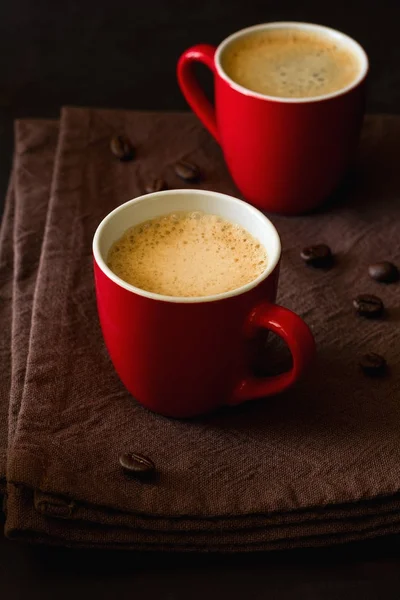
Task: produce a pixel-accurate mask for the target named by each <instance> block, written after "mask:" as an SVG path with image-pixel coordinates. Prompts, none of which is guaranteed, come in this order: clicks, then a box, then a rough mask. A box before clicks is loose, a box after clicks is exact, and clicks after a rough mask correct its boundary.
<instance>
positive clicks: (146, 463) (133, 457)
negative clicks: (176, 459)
mask: <svg viewBox="0 0 400 600" xmlns="http://www.w3.org/2000/svg"><path fill="white" fill-rule="evenodd" d="M119 464H120V465H121V467H122V468H123V469H124V471H126V472H127V473H131V474H134V475H148V474H150V473H153V471H155V466H154V463H153V461H152V460H150V458H147V456H143V455H142V454H137V453H136V452H124V453H123V454H120V455H119Z"/></svg>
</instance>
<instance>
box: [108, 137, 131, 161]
mask: <svg viewBox="0 0 400 600" xmlns="http://www.w3.org/2000/svg"><path fill="white" fill-rule="evenodd" d="M110 149H111V152H112V153H113V154H114V156H116V157H117V158H118V159H119V160H121V161H127V160H132V159H133V157H134V154H135V151H134V149H133V146H132V144H131V142H130V141H129V139H128V138H127V137H126V136H125V135H115V136H114V137H113V138H111V141H110Z"/></svg>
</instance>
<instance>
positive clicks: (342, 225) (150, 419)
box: [6, 109, 400, 551]
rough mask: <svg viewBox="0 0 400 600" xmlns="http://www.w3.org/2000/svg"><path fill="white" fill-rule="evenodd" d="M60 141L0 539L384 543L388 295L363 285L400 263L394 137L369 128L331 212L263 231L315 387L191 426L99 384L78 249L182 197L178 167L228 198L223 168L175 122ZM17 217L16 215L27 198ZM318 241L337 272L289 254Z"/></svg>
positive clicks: (111, 118) (69, 124)
mask: <svg viewBox="0 0 400 600" xmlns="http://www.w3.org/2000/svg"><path fill="white" fill-rule="evenodd" d="M60 131H61V133H60V138H59V143H58V149H57V157H56V168H55V172H54V177H53V186H52V190H53V191H52V197H51V201H50V205H49V211H48V215H47V225H46V235H45V241H44V244H43V248H42V255H41V261H40V267H39V270H38V281H37V287H36V293H35V304H34V309H33V313H32V328H31V343H30V347H29V356H28V360H27V371H26V378H25V387H24V389H23V394H22V403H21V410H20V412H19V416H18V422H17V428H16V435H15V438H14V439H13V443H12V446H11V448H10V453H9V462H8V479H9V482H10V484H9V490H8V491H9V497H8V503H7V524H6V530H7V533H8V535H9V536H10V537H15V538H23V539H29V540H36V541H46V542H49V543H66V544H70V545H93V546H110V547H134V548H138V549H143V548H145V549H157V550H158V549H171V550H177V549H184V550H196V549H197V550H199V549H200V550H216V549H219V550H225V551H239V550H250V549H266V548H275V547H296V546H309V545H322V544H329V543H336V542H341V541H347V540H351V539H360V538H364V537H371V536H374V535H381V534H384V533H388V532H395V531H398V529H399V526H398V522H399V520H400V512H399V507H400V503H399V499H398V495H397V493H398V490H399V482H400V467H399V461H398V458H399V453H400V451H399V449H398V444H397V430H398V424H399V423H398V422H399V420H400V409H399V408H398V406H397V402H396V399H397V398H398V397H399V389H400V382H399V362H400V360H399V344H398V318H399V315H398V314H397V313H398V311H397V310H396V300H397V301H398V289H399V288H398V287H396V286H395V285H393V286H388V287H382V286H379V285H378V284H376V283H374V282H371V281H369V279H368V276H367V274H366V265H367V264H368V263H369V262H371V261H372V260H376V259H377V258H381V257H383V258H384V257H389V258H391V259H392V260H394V261H396V260H397V262H399V259H400V249H399V243H398V239H399V220H398V219H399V213H400V207H399V203H398V201H397V198H398V195H396V190H398V189H400V181H398V180H399V179H400V177H399V176H397V172H396V170H395V168H394V167H395V161H396V160H397V156H398V144H399V142H398V139H399V135H398V134H399V132H400V120H398V119H395V118H374V119H371V120H370V121H368V123H367V126H366V129H365V139H364V144H363V151H362V160H361V166H360V172H361V174H362V177H361V180H360V181H359V182H358V184H357V187H356V189H353V190H352V194H351V197H350V198H349V199H348V200H347V201H346V203H343V204H342V205H339V204H338V205H336V206H333V207H332V208H331V209H330V210H326V211H324V212H321V213H319V214H315V215H312V216H307V217H299V218H295V219H294V218H292V219H286V218H283V217H273V221H274V222H275V224H276V225H277V227H278V230H279V231H280V233H281V236H282V241H283V247H284V255H283V264H282V276H281V287H280V299H279V300H280V302H281V303H282V304H284V305H287V306H289V307H290V308H293V309H294V310H296V311H297V312H299V313H300V314H302V315H303V316H304V317H305V318H306V320H307V321H308V322H309V323H310V325H311V326H312V327H313V330H314V332H315V335H316V338H317V342H318V345H319V354H320V355H319V364H318V365H317V367H316V368H315V370H314V372H313V373H311V374H310V375H309V377H308V378H306V379H305V380H303V381H302V382H301V383H300V384H299V385H297V386H296V388H294V389H293V390H291V391H290V392H287V393H286V394H284V395H282V396H281V397H279V398H276V399H269V400H266V401H260V402H256V403H251V404H247V405H246V406H242V407H239V408H237V409H233V410H229V411H220V412H219V413H216V414H214V415H209V416H206V417H202V418H199V419H196V420H193V421H190V422H183V421H173V420H168V419H165V418H163V417H159V416H157V415H154V414H151V413H149V412H147V411H146V410H145V409H143V408H142V407H140V405H138V404H137V403H136V402H135V401H134V400H132V399H131V398H130V397H129V395H128V394H127V393H126V392H125V390H124V389H123V387H122V385H121V384H120V382H119V380H118V378H117V376H116V375H115V373H114V372H113V369H112V366H111V364H110V361H109V359H108V357H107V354H106V352H105V349H104V346H103V343H102V340H101V334H100V330H99V326H98V321H97V317H96V308H95V301H94V294H93V280H92V272H91V238H92V235H93V232H94V229H95V227H96V225H97V224H98V222H99V221H100V220H101V218H102V217H103V216H104V215H105V214H106V213H107V212H109V210H111V209H112V208H114V207H115V206H116V205H117V204H119V203H120V202H123V201H125V200H127V199H129V198H130V197H133V196H135V195H138V194H140V193H142V191H143V186H144V185H145V183H146V181H147V179H148V178H150V177H152V176H154V175H156V176H160V175H161V176H162V177H164V178H165V179H166V181H167V182H168V184H169V186H170V187H178V186H179V187H182V186H181V182H179V181H178V180H177V179H176V176H175V175H174V172H173V164H174V162H175V161H176V160H179V159H183V158H186V159H188V160H193V161H194V162H195V163H196V164H198V165H199V166H200V167H201V169H202V172H203V173H204V180H203V185H202V187H205V188H209V189H216V190H218V191H225V192H227V193H234V194H237V192H236V191H235V189H234V187H233V184H232V183H231V182H230V179H229V176H228V174H227V172H226V169H225V167H224V165H223V161H222V158H221V155H220V152H219V150H218V148H217V147H216V145H215V144H214V142H213V141H212V140H211V139H210V137H209V136H208V134H207V133H206V132H204V131H203V130H202V128H201V126H200V125H199V124H198V123H197V121H196V120H195V118H194V117H193V116H192V115H187V114H174V115H172V114H169V115H166V114H151V113H127V112H115V111H93V110H90V111H89V110H84V109H66V110H64V111H63V114H62V120H61V130H60ZM115 133H127V134H128V135H129V137H131V139H132V141H133V142H134V144H135V146H136V148H137V158H136V160H135V161H134V162H132V163H125V164H122V163H118V162H115V161H113V160H112V157H111V156H110V153H109V139H110V137H111V135H113V134H115ZM38 168H39V165H38ZM38 176H40V168H39V170H38ZM25 201H26V207H25V208H28V206H29V205H30V200H29V196H28V195H27V196H26V198H25ZM316 241H326V242H327V243H329V244H330V245H331V246H332V248H333V249H334V250H335V251H336V253H337V254H338V264H337V266H336V268H335V269H334V270H332V271H330V272H323V273H322V272H314V271H310V270H308V269H306V268H305V267H304V266H303V265H302V264H301V263H300V261H299V258H298V254H299V249H300V248H301V247H302V246H303V245H306V244H308V243H314V242H316ZM362 291H372V292H374V291H375V293H378V294H380V295H381V296H382V297H383V299H384V300H385V303H386V305H387V306H388V315H387V318H386V319H385V320H384V321H380V322H364V321H361V320H358V319H356V318H355V316H354V314H353V311H352V307H351V299H352V297H353V296H354V295H355V294H356V293H359V292H362ZM369 349H373V350H377V349H380V350H381V351H382V353H384V354H385V355H386V357H387V359H388V361H389V363H390V365H391V374H390V376H389V377H388V378H387V379H384V380H379V381H370V380H367V379H365V378H364V377H363V376H362V374H360V373H359V371H358V369H357V356H358V354H359V353H362V352H364V351H367V350H369ZM16 351H17V348H16ZM155 368H156V365H155ZM128 449H133V450H135V449H136V450H137V451H140V452H143V453H145V454H148V455H149V456H151V457H152V458H153V460H154V461H155V463H156V464H157V467H158V470H159V476H158V478H157V479H156V480H154V481H152V482H148V483H143V482H138V481H132V480H127V479H126V478H125V477H124V475H123V474H122V472H121V471H120V468H119V465H118V460H117V459H118V454H119V452H121V451H124V450H128ZM61 519H62V520H61Z"/></svg>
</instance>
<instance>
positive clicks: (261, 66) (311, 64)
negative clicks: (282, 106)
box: [221, 27, 361, 98]
mask: <svg viewBox="0 0 400 600" xmlns="http://www.w3.org/2000/svg"><path fill="white" fill-rule="evenodd" d="M221 65H222V67H223V69H224V70H225V72H226V74H227V75H228V77H230V78H231V79H232V80H233V81H235V82H236V83H238V84H239V85H241V86H243V87H245V88H247V89H248V90H251V91H253V92H257V93H259V94H265V95H267V96H275V97H280V98H310V97H316V96H323V95H326V94H331V93H333V92H336V91H338V90H341V89H343V88H345V87H347V86H348V85H350V84H351V83H352V82H353V81H354V80H355V79H356V78H357V76H358V75H359V72H360V68H361V65H360V60H359V58H358V56H356V54H355V52H352V51H351V50H350V49H349V46H348V44H345V43H344V42H343V41H342V40H340V39H336V38H334V37H329V36H326V35H322V34H321V33H319V32H317V31H313V30H303V29H295V28H290V27H288V28H279V29H265V30H255V31H252V32H250V33H248V34H247V35H244V36H242V37H238V38H237V39H235V40H234V41H233V42H232V43H231V44H229V45H228V46H227V47H226V49H225V51H224V52H223V54H222V55H221Z"/></svg>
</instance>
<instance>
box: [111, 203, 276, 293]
mask: <svg viewBox="0 0 400 600" xmlns="http://www.w3.org/2000/svg"><path fill="white" fill-rule="evenodd" d="M107 264H108V266H109V267H110V269H111V270H112V271H113V272H114V273H115V274H116V275H118V277H120V278H121V279H123V280H124V281H126V282H127V283H130V284H131V285H134V286H136V287H138V288H141V289H142V290H146V291H148V292H154V293H156V294H163V295H167V296H182V297H197V296H209V295H213V294H219V293H223V292H227V291H230V290H234V289H237V288H239V287H241V286H243V285H245V284H246V283H249V282H251V281H253V280H254V279H256V278H257V277H258V276H259V275H260V274H261V273H262V272H263V271H264V269H265V268H266V266H267V256H266V252H265V248H264V247H263V245H262V244H260V243H259V242H258V240H256V239H255V238H254V237H253V236H252V235H251V234H250V233H249V232H248V231H247V230H246V229H244V228H243V227H241V226H239V225H236V224H235V223H231V222H229V221H226V220H224V219H222V218H221V217H218V216H216V215H211V214H208V213H202V212H179V213H173V214H169V215H164V216H162V217H158V218H156V219H152V220H150V221H146V222H145V223H141V224H140V225H136V226H134V227H131V228H130V229H128V230H127V231H126V232H125V233H124V235H123V236H122V238H121V239H119V240H118V241H116V242H115V243H114V244H113V246H112V247H111V249H110V252H109V254H108V258H107Z"/></svg>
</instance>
